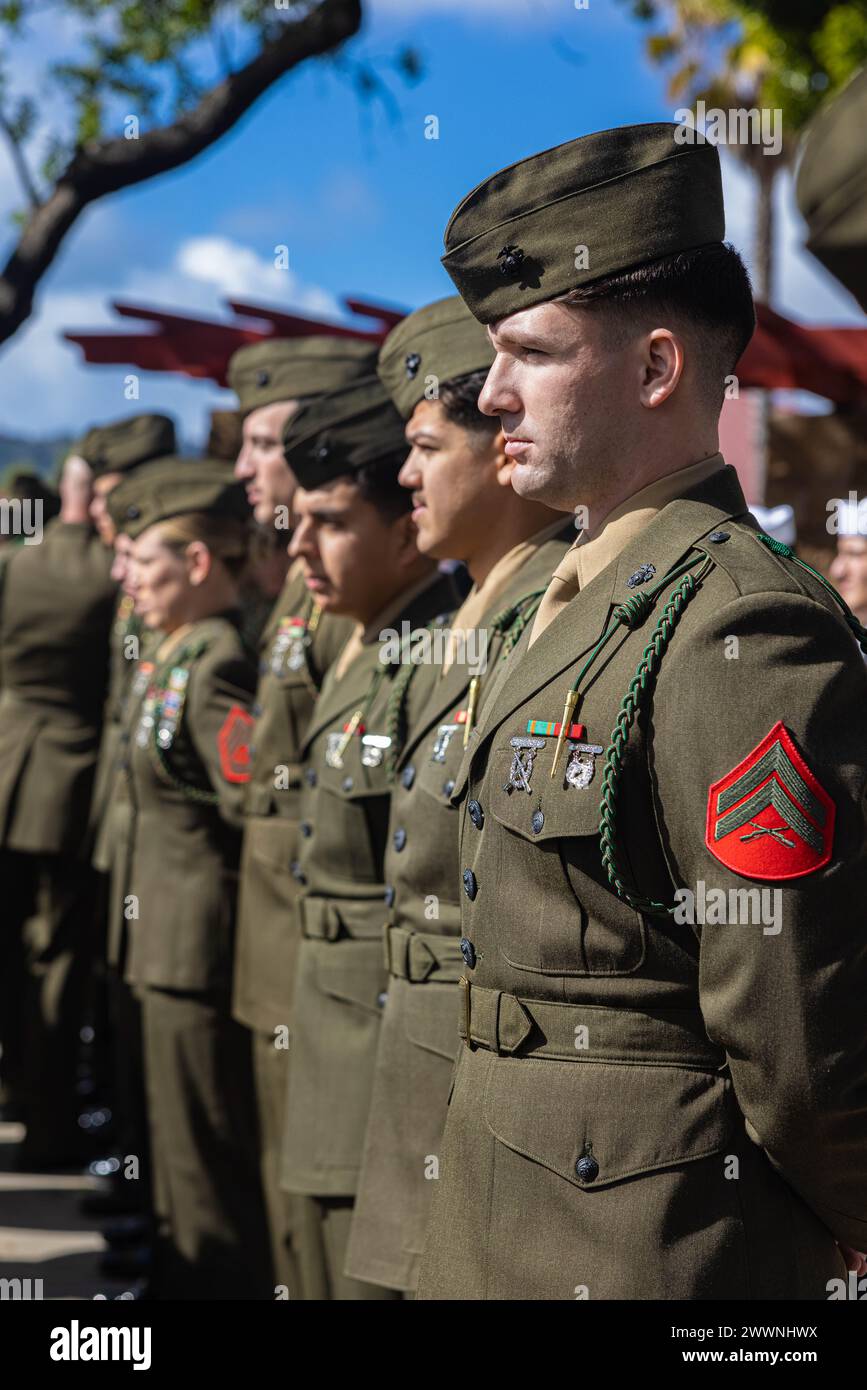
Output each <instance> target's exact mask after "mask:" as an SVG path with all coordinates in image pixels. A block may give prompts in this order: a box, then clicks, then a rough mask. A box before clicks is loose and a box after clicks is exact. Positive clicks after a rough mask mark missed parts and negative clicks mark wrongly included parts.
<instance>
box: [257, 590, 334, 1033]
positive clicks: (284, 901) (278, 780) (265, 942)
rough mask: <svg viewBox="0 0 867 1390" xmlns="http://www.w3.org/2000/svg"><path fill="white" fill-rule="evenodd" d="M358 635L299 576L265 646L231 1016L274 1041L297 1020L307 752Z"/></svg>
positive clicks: (284, 594)
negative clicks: (311, 729)
mask: <svg viewBox="0 0 867 1390" xmlns="http://www.w3.org/2000/svg"><path fill="white" fill-rule="evenodd" d="M351 630H352V624H351V622H350V621H349V620H348V619H346V618H334V617H329V616H328V615H325V616H320V615H319V612H318V609H314V604H313V600H312V597H311V594H310V591H309V589H308V588H307V585H306V584H305V583H304V579H303V577H302V575H301V573H300V572H299V571H297V570H296V571H295V572H294V573H293V572H290V574H289V575H288V576H287V579H286V583H285V585H284V587H283V589H282V591H281V593H280V596H279V598H278V600H277V602H276V604H275V605H274V610H273V613H272V614H271V617H270V619H269V621H268V623H267V625H266V627H265V629H264V632H263V634H262V640H261V644H260V661H259V685H258V688H257V691H256V703H255V706H254V708H253V714H254V716H255V718H256V724H255V728H254V730H253V734H252V738H253V745H252V748H251V765H250V782H249V785H248V787H247V794H246V798H245V803H244V847H243V851H242V855H241V884H240V894H239V900H238V932H237V939H236V948H235V974H234V986H233V990H234V993H233V1004H232V1009H233V1013H234V1016H235V1018H237V1019H238V1020H239V1022H241V1023H244V1024H246V1025H247V1027H248V1028H255V1029H258V1030H259V1031H260V1032H266V1033H272V1032H273V1030H274V1029H275V1028H277V1027H280V1026H281V1025H282V1026H286V1025H287V1024H288V1022H289V1009H290V1005H291V1002H292V981H293V978H294V973H293V972H294V960H295V954H296V950H297V943H298V935H297V932H293V931H292V929H291V927H292V913H293V906H294V902H295V898H296V896H297V892H298V883H297V881H296V879H295V878H294V877H293V874H292V864H293V863H294V861H295V859H296V858H297V857H298V821H299V807H300V801H301V761H300V759H301V744H302V741H303V739H304V736H305V733H306V731H307V726H308V724H309V722H310V716H311V714H312V712H313V706H314V704H315V702H316V697H317V695H318V694H319V687H320V686H321V684H322V679H323V677H324V675H325V672H326V671H327V670H328V668H329V667H330V666H331V664H332V662H333V661H334V660H335V659H336V658H337V656H338V655H339V653H340V651H341V650H342V648H343V645H344V643H345V642H346V639H347V638H348V636H349V634H350V632H351Z"/></svg>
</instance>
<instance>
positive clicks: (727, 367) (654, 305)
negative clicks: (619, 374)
mask: <svg viewBox="0 0 867 1390" xmlns="http://www.w3.org/2000/svg"><path fill="white" fill-rule="evenodd" d="M561 298H562V299H563V301H565V302H566V303H567V304H575V305H577V306H579V307H580V308H593V307H595V306H596V305H603V306H605V307H606V308H608V309H610V310H613V312H614V316H615V322H618V321H619V323H620V324H621V325H624V326H625V324H626V323H634V321H635V319H636V318H637V317H638V316H639V315H640V316H641V318H642V319H644V318H647V317H648V315H652V316H653V317H655V318H660V317H666V316H668V317H670V318H671V319H672V320H673V321H674V322H677V321H678V320H680V321H681V322H682V323H684V324H688V325H690V326H691V327H692V328H693V330H694V331H695V334H696V337H697V339H698V344H699V346H700V348H701V350H702V355H703V371H702V376H703V377H704V379H705V381H706V382H707V388H708V398H709V400H712V401H714V402H715V403H716V404H717V405H719V406H721V405H722V401H723V398H724V394H725V378H726V377H727V376H729V375H730V374H731V373H732V372H733V371H734V369H735V367H736V366H737V363H738V362H739V360H740V358H741V356H742V354H743V352H744V351H745V349H746V346H747V344H748V343H749V341H750V338H751V337H752V336H753V332H754V330H755V326H756V311H755V306H754V304H753V291H752V286H751V284H750V277H749V273H748V271H747V268H746V266H745V265H744V263H743V261H742V260H741V258H740V256H739V254H738V252H737V251H736V250H735V248H734V247H733V246H730V245H729V244H728V243H727V242H726V243H723V242H715V243H714V244H713V245H710V246H698V247H695V248H694V249H693V250H691V251H679V252H678V253H677V255H674V256H664V257H663V258H662V259H661V260H658V261H651V262H650V263H649V264H648V265H641V266H638V267H637V268H636V269H635V270H626V271H622V272H621V273H619V274H617V275H608V276H606V277H604V278H603V279H601V280H593V281H591V282H590V283H589V284H587V285H582V286H581V287H580V288H579V289H575V290H570V291H569V293H568V294H565V295H562V296H561Z"/></svg>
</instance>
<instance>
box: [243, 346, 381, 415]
mask: <svg viewBox="0 0 867 1390" xmlns="http://www.w3.org/2000/svg"><path fill="white" fill-rule="evenodd" d="M376 351H377V349H376V346H375V344H373V343H369V342H365V341H363V340H362V339H360V338H335V337H331V336H330V335H328V334H321V335H318V336H317V337H315V338H267V339H266V340H265V341H264V342H261V343H250V344H249V345H248V346H247V347H242V348H239V349H238V351H237V352H236V353H234V354H233V356H232V358H231V359H230V361H229V372H228V379H229V385H230V386H231V388H232V390H233V391H234V392H235V394H236V396H237V397H238V403H239V405H240V407H241V410H242V411H243V412H244V414H245V415H246V414H247V413H248V412H249V411H251V410H258V408H259V406H262V405H273V404H274V402H275V401H297V400H299V399H300V398H303V397H306V396H319V395H321V394H322V393H323V392H324V391H336V390H337V389H338V388H339V387H341V386H345V385H346V384H347V383H348V382H350V381H355V380H356V379H357V378H358V377H360V376H366V375H367V374H368V373H369V372H372V371H374V370H375V368H376Z"/></svg>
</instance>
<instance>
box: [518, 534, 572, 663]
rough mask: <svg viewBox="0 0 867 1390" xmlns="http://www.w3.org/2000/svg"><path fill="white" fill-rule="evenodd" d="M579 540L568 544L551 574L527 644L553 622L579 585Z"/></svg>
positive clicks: (530, 644)
mask: <svg viewBox="0 0 867 1390" xmlns="http://www.w3.org/2000/svg"><path fill="white" fill-rule="evenodd" d="M578 548H579V542H578V541H576V542H575V544H574V545H570V547H569V549H568V550H567V551H566V554H565V555H564V556H563V559H562V560H561V561H560V563H559V565H558V566H557V568H556V569H555V571H554V573H553V574H552V575H551V581H550V583H549V585H548V587H547V589H546V590H545V593H544V595H543V598H542V602H541V603H540V604H539V608H538V611H537V613H536V617H535V619H534V621H533V631H532V632H531V633H530V641H529V643H528V646H530V647H532V645H533V643H534V642H535V641H536V638H537V637H539V636H541V634H542V633H543V632H544V631H545V628H546V627H548V626H549V625H550V624H551V623H553V621H554V619H555V618H556V616H557V614H558V613H560V612H561V611H562V609H564V608H565V607H566V604H567V603H569V602H570V600H571V599H573V598H574V597H575V595H576V594H577V593H578V590H579V589H580V587H581V584H580V581H579V579H578V554H577V551H578Z"/></svg>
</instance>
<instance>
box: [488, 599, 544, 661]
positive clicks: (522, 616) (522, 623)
mask: <svg viewBox="0 0 867 1390" xmlns="http://www.w3.org/2000/svg"><path fill="white" fill-rule="evenodd" d="M546 592H547V590H545V589H534V590H533V592H532V593H531V594H525V595H524V597H523V598H519V599H518V602H517V603H513V604H512V606H511V608H505V609H503V612H502V613H498V614H497V616H496V618H494V620H493V622H492V623H490V624H489V626H490V628H491V631H492V632H495V633H496V634H497V636H498V637H500V636H501V637H502V638H503V650H502V651H501V652H500V655H499V657H498V660H499V661H504V660H505V659H506V657H507V656H508V655H509V652H510V651H511V650H512V648H513V647H514V646H515V645H516V644H517V642H518V641H519V639H520V638H521V636H522V634H523V631H524V628H525V627H526V626H527V624H528V623H529V621H530V619H531V618H534V617H535V616H536V612H537V610H538V607H539V604H540V603H541V602H542V599H543V598H544V596H545V594H546Z"/></svg>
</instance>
